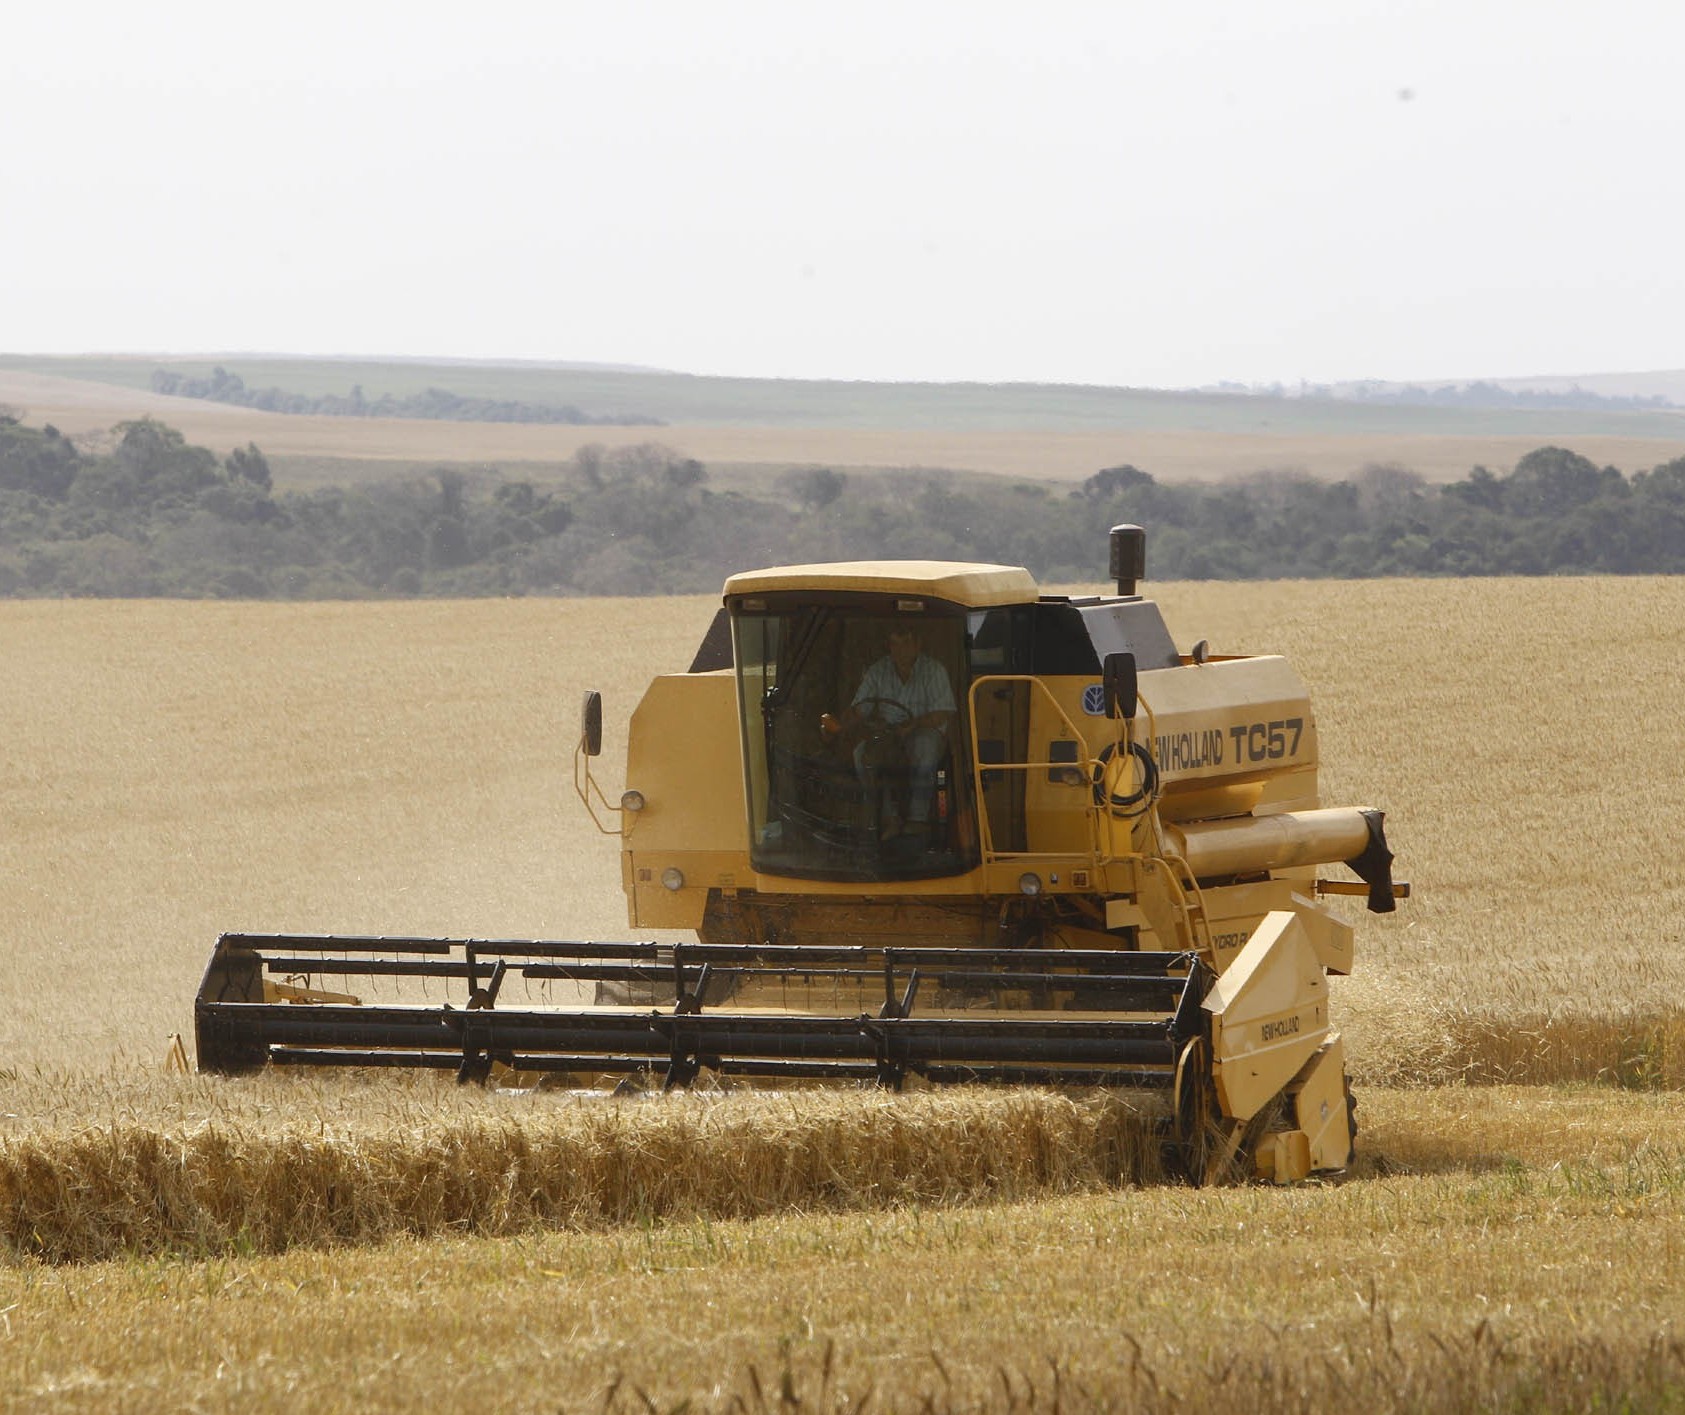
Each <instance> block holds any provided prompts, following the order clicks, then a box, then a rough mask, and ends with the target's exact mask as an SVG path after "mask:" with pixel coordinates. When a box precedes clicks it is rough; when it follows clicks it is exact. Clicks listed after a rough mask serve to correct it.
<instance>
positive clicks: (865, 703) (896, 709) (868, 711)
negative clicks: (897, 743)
mask: <svg viewBox="0 0 1685 1415" xmlns="http://www.w3.org/2000/svg"><path fill="white" fill-rule="evenodd" d="M853 707H854V710H855V711H856V712H857V713H859V714H860V718H861V721H862V722H864V723H865V724H866V736H867V737H869V738H875V737H887V736H889V735H890V734H892V733H893V732H894V731H895V729H896V728H898V727H905V726H906V725H907V724H908V723H909V722H911V721H912V720H913V714H912V713H911V711H909V710H908V708H907V706H906V704H904V703H900V702H897V701H896V700H895V699H894V698H861V699H859V700H858V701H857V702H855V703H854V704H853ZM884 708H888V709H890V712H883V711H881V709H884ZM891 713H893V716H892V715H891Z"/></svg>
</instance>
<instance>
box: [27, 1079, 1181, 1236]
mask: <svg viewBox="0 0 1685 1415" xmlns="http://www.w3.org/2000/svg"><path fill="white" fill-rule="evenodd" d="M1157 1166H1158V1158H1157V1145H1156V1142H1155V1141H1154V1138H1153V1127H1152V1118H1151V1115H1150V1113H1149V1111H1148V1109H1146V1108H1144V1107H1143V1106H1142V1105H1141V1104H1139V1103H1137V1102H1136V1101H1135V1100H1134V1099H1133V1098H1130V1097H1128V1096H1120V1095H1115V1094H1113V1095H1108V1094H1099V1095H1094V1096H1091V1097H1087V1098H1082V1099H1072V1098H1066V1097H1062V1096H1056V1095H1051V1094H1047V1093H1038V1092H1008V1093H983V1094H976V1093H963V1092H960V1093H949V1094H940V1095H908V1096H897V1097H890V1096H875V1095H871V1094H866V1095H861V1094H845V1095H825V1094H812V1093H803V1094H800V1095H788V1096H771V1095H760V1094H740V1095H722V1096H686V1097H679V1096H668V1097H659V1098H651V1099H650V1100H648V1101H627V1102H614V1101H608V1100H576V1101H569V1102H566V1103H564V1104H562V1105H560V1106H558V1107H556V1108H554V1109H553V1110H550V1111H549V1112H548V1113H547V1114H538V1115H527V1116H524V1117H522V1118H521V1119H520V1120H516V1119H513V1118H510V1119H505V1120H503V1121H497V1120H492V1119H486V1118H483V1117H476V1116H466V1117H460V1116H459V1117H446V1118H444V1119H442V1120H440V1121H437V1122H435V1123H433V1124H429V1125H426V1126H420V1127H418V1126H392V1127H389V1128H384V1129H382V1128H371V1127H370V1126H368V1125H367V1124H359V1125H357V1126H355V1127H352V1128H348V1129H345V1130H341V1131H339V1132H334V1131H330V1130H329V1129H328V1128H327V1127H326V1126H322V1125H318V1126H315V1127H309V1128H306V1127H294V1126H281V1127H279V1128H271V1127H253V1128H247V1127H242V1126H240V1125H238V1124H232V1123H210V1124H206V1125H203V1126H201V1127H198V1128H192V1129H183V1130H178V1131H174V1132H171V1131H167V1130H160V1129H158V1128H156V1127H151V1126H146V1125H137V1124H133V1123H121V1122H114V1123H112V1124H110V1125H108V1126H103V1127H99V1128H92V1129H86V1130H82V1131H79V1132H74V1133H68V1134H65V1133H53V1132H41V1131H34V1132H30V1133H25V1134H22V1135H17V1136H12V1137H8V1138H0V1243H3V1245H4V1249H5V1251H7V1252H8V1253H10V1254H11V1255H12V1256H13V1257H14V1258H29V1257H34V1258H40V1259H44V1260H47V1261H52V1262H73V1261H89V1260H96V1259H102V1258H108V1257H114V1256H120V1255H135V1254H144V1253H156V1252H165V1251H172V1252H182V1253H189V1254H212V1253H227V1252H278V1251H281V1250H284V1249H286V1248H289V1247H292V1246H294V1245H298V1244H318V1245H319V1244H336V1243H367V1242H374V1241H379V1240H383V1239H387V1238H391V1237H394V1236H397V1235H414V1236H428V1235H434V1234H443V1233H460V1234H474V1235H481V1236H501V1235H510V1234H516V1233H521V1232H526V1231H530V1230H533V1229H535V1228H540V1227H546V1228H557V1227H560V1228H597V1227H602V1226H605V1225H612V1224H618V1223H627V1222H641V1221H653V1220H658V1219H688V1218H709V1219H726V1218H749V1217H754V1216H756V1215H760V1214H765V1213H770V1212H775V1211H780V1210H811V1209H851V1208H864V1207H882V1206H886V1205H899V1204H952V1203H959V1202H967V1201H974V1200H982V1199H996V1200H1018V1199H1028V1198H1036V1197H1041V1196H1045V1195H1051V1194H1059V1193H1069V1192H1074V1191H1078V1190H1084V1189H1092V1188H1096V1187H1100V1186H1111V1185H1117V1184H1119V1183H1138V1182H1141V1181H1143V1180H1145V1179H1149V1178H1152V1177H1156V1175H1157V1173H1158V1168H1157Z"/></svg>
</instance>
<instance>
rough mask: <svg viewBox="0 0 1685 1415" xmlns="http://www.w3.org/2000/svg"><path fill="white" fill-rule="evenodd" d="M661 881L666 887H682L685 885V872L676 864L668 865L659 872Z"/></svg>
mask: <svg viewBox="0 0 1685 1415" xmlns="http://www.w3.org/2000/svg"><path fill="white" fill-rule="evenodd" d="M661 883H662V885H663V886H664V887H665V888H667V889H675V890H677V889H683V888H684V887H685V872H684V871H683V870H681V869H680V868H679V867H678V866H677V865H669V866H667V868H666V869H664V870H663V871H662V872H661Z"/></svg>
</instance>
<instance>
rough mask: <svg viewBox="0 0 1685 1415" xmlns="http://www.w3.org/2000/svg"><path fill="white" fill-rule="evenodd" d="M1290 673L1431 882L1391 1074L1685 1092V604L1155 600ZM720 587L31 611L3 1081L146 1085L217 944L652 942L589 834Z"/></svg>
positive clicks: (1221, 590)
mask: <svg viewBox="0 0 1685 1415" xmlns="http://www.w3.org/2000/svg"><path fill="white" fill-rule="evenodd" d="M1158 594H1159V597H1160V598H1161V600H1162V602H1163V603H1164V604H1165V607H1166V610H1167V613H1168V615H1169V617H1170V619H1171V622H1172V626H1173V628H1174V629H1175V631H1176V633H1177V635H1178V638H1179V639H1180V640H1181V641H1182V642H1184V643H1185V642H1189V641H1191V640H1192V639H1194V638H1199V637H1208V638H1210V639H1211V641H1212V643H1213V645H1214V646H1215V647H1217V648H1219V649H1220V650H1245V651H1253V652H1266V651H1280V652H1284V653H1286V654H1287V655H1288V656H1289V657H1290V658H1291V659H1292V661H1293V662H1294V663H1295V664H1296V665H1297V666H1298V668H1299V669H1300V671H1301V672H1302V674H1303V675H1304V676H1305V678H1306V680H1307V681H1308V683H1309V684H1310V688H1311V693H1312V700H1313V702H1314V704H1315V705H1316V708H1317V712H1318V719H1319V725H1320V727H1321V731H1322V743H1323V755H1324V780H1325V792H1324V794H1325V798H1326V799H1328V800H1329V801H1331V802H1350V803H1358V802H1362V803H1366V804H1371V805H1377V806H1381V807H1383V808H1386V809H1387V810H1388V811H1389V831H1390V833H1391V836H1392V839H1393V842H1394V846H1395V848H1396V849H1397V851H1398V853H1399V857H1400V858H1399V871H1400V874H1401V875H1402V876H1403V877H1406V878H1409V879H1411V880H1412V881H1413V883H1414V884H1415V886H1416V895H1415V897H1414V898H1413V899H1411V900H1410V901H1408V902H1407V903H1406V904H1405V905H1404V906H1403V907H1402V908H1401V909H1400V910H1399V912H1398V913H1397V914H1396V915H1393V916H1391V917H1390V918H1385V919H1380V918H1375V917H1372V916H1367V915H1363V914H1361V912H1358V913H1355V914H1354V918H1355V919H1356V920H1357V921H1358V923H1359V953H1358V964H1357V970H1356V973H1355V975H1354V976H1353V977H1352V978H1350V979H1347V980H1342V981H1340V982H1339V983H1338V984H1337V986H1336V1005H1337V1007H1338V1008H1339V1010H1340V1018H1341V1021H1342V1023H1343V1025H1344V1026H1345V1028H1346V1029H1347V1031H1348V1033H1349V1035H1350V1038H1351V1043H1352V1045H1351V1053H1352V1058H1353V1065H1354V1069H1355V1070H1356V1072H1357V1074H1358V1075H1359V1076H1360V1077H1361V1078H1363V1079H1366V1080H1368V1081H1371V1082H1381V1081H1400V1080H1408V1081H1433V1080H1443V1079H1446V1078H1452V1077H1470V1078H1474V1079H1482V1080H1504V1079H1508V1080H1534V1081H1555V1080H1570V1079H1589V1078H1596V1077H1604V1078H1607V1079H1611V1080H1617V1081H1620V1082H1622V1083H1625V1084H1668V1085H1678V1084H1681V1083H1682V1082H1685V1046H1682V1043H1681V1037H1682V1035H1685V1033H1682V1026H1685V1024H1682V1022H1681V1017H1682V1015H1685V1014H1682V1012H1681V999H1682V998H1685V947H1682V945H1685V922H1682V921H1685V879H1682V878H1681V877H1680V875H1679V874H1678V871H1677V869H1676V868H1675V861H1674V859H1673V855H1674V849H1673V842H1674V841H1675V840H1676V839H1677V838H1678V836H1679V834H1680V833H1681V826H1682V824H1685V770H1682V768H1681V767H1680V766H1679V764H1678V753H1677V743H1676V742H1675V741H1674V740H1673V738H1674V736H1675V735H1676V734H1675V732H1674V730H1673V723H1674V707H1675V703H1676V700H1677V696H1678V690H1679V673H1680V670H1679V664H1680V663H1681V662H1685V628H1682V627H1681V626H1682V625H1685V582H1680V581H1677V580H1663V579H1630V580H1613V579H1585V580H1500V581H1432V582H1401V581H1389V582H1368V583H1362V584H1342V585H1333V584H1320V583H1281V584H1272V585H1262V586H1234V585H1187V584H1175V585H1165V586H1161V587H1159V588H1158ZM715 603H716V601H714V600H712V599H711V597H707V596H697V597H693V598H689V599H679V600H659V601H655V600H650V601H643V600H639V601H626V600H586V601H542V602H541V601H516V602H497V601H480V602H475V603H468V604H403V605H381V604H376V605H345V604H330V605H305V606H284V605H216V604H153V603H119V604H98V603H87V602H80V603H11V604H5V605H0V638H3V640H4V642H5V643H6V646H7V668H8V672H7V675H6V678H5V682H4V686H3V688H0V812H3V815H4V819H5V821H6V827H7V828H6V830H5V832H4V833H3V834H0V872H3V875H4V878H6V879H7V881H8V884H7V887H6V889H5V890H3V891H0V937H4V938H5V939H6V940H7V944H8V948H9V950H10V953H11V956H12V957H14V958H16V959H18V960H21V961H20V963H19V965H18V966H15V967H13V968H11V969H9V970H8V971H7V972H6V974H5V975H4V977H3V978H0V1068H5V1067H11V1068H16V1067H20V1066H23V1067H29V1066H48V1067H59V1068H63V1067H70V1068H75V1067H93V1068H96V1069H98V1068H103V1067H104V1066H105V1065H106V1064H107V1063H108V1062H110V1061H111V1060H112V1059H113V1058H114V1057H122V1058H125V1059H126V1060H128V1061H129V1062H131V1063H144V1064H150V1063H151V1062H152V1061H153V1060H154V1059H155V1058H156V1057H158V1056H159V1055H161V1053H162V1049H163V1046H164V1042H165V1039H166V1037H167V1036H168V1034H169V1033H170V1032H172V1031H187V1030H188V1026H189V1019H190V1010H189V1009H190V1002H191V997H192V993H193V990H194V986H195V984H196V982H197V978H198V974H199V972H200V970H201V969H202V967H203V964H204V959H205V957H206V955H207V953H208V951H209V947H210V943H211V941H212V939H214V937H215V936H216V934H217V933H218V932H220V931H222V930H224V929H242V928H245V929H258V930H263V929H278V930H279V929H297V930H301V931H303V930H309V931H330V932H333V931H338V932H372V933H382V932H386V933H393V932H415V933H420V934H467V935H480V936H485V935H489V934H505V935H513V936H535V937H563V938H566V937H604V936H625V934H626V926H625V923H624V911H623V905H622V903H621V900H620V895H619V887H618V879H619V870H618V864H617V861H616V857H615V851H614V842H613V841H611V840H606V839H604V838H603V837H601V836H600V835H598V834H597V833H596V832H595V830H594V829H593V828H592V826H591V825H590V823H589V821H587V820H586V819H585V817H584V815H583V813H582V812H581V811H580V809H579V807H578V805H577V802H576V801H575V800H574V798H573V795H572V791H571V788H570V786H569V784H568V782H569V776H568V773H569V764H570V763H569V756H570V751H571V743H572V739H573V735H574V732H575V720H574V716H575V712H576V705H577V699H578V696H579V693H580V691H581V690H582V689H583V688H584V687H586V686H595V687H599V688H601V689H603V690H604V691H605V693H606V695H607V701H608V708H609V713H608V735H609V740H608V747H607V751H606V753H605V756H604V758H603V763H604V767H603V770H604V772H605V774H606V776H607V777H608V778H609V780H610V784H611V785H612V784H613V782H614V773H615V769H616V768H615V763H616V760H617V754H618V752H619V751H620V750H621V748H622V746H623V743H624V730H625V721H626V718H627V715H628V714H629V712H630V710H631V708H632V706H633V705H634V704H635V702H636V700H637V697H638V695H639V694H640V693H641V691H642V688H643V686H644V684H645V682H646V681H647V679H648V677H649V675H650V674H651V673H653V672H658V671H662V670H670V669H673V668H682V667H683V666H684V665H685V664H686V663H688V662H689V658H690V654H691V652H692V650H693V649H694V647H695V645H696V643H697V642H698V640H699V639H700V638H701V635H702V632H703V630H704V629H705V628H706V625H707V622H708V619H709V617H710V615H711V614H712V612H713V608H714V607H715Z"/></svg>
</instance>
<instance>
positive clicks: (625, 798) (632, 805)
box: [620, 791, 644, 811]
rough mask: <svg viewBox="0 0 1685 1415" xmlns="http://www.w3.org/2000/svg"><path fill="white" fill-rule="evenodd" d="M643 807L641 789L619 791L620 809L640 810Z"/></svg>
mask: <svg viewBox="0 0 1685 1415" xmlns="http://www.w3.org/2000/svg"><path fill="white" fill-rule="evenodd" d="M643 808H644V793H643V792H642V791H622V792H621V793H620V809H621V810H623V811H641V810H643Z"/></svg>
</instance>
